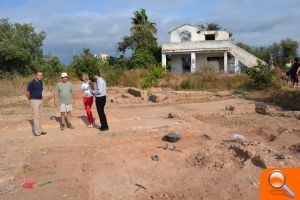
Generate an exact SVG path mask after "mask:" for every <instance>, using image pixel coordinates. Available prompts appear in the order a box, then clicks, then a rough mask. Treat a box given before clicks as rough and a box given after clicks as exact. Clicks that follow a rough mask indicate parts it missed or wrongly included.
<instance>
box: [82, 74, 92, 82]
mask: <svg viewBox="0 0 300 200" xmlns="http://www.w3.org/2000/svg"><path fill="white" fill-rule="evenodd" d="M81 80H82V81H84V82H87V81H89V80H90V79H89V75H87V74H86V73H83V74H82V76H81Z"/></svg>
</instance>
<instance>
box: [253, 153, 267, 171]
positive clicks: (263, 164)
mask: <svg viewBox="0 0 300 200" xmlns="http://www.w3.org/2000/svg"><path fill="white" fill-rule="evenodd" d="M251 162H252V163H253V165H255V166H256V167H260V168H263V169H266V168H267V165H266V162H265V161H264V160H263V158H262V157H261V156H260V155H257V156H254V157H253V158H252V159H251Z"/></svg>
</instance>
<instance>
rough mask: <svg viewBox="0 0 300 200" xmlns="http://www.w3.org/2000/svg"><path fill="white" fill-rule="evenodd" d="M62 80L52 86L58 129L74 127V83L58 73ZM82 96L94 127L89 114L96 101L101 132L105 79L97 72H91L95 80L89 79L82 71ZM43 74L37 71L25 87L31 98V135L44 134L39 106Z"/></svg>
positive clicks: (104, 122) (90, 124)
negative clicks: (57, 114) (58, 115)
mask: <svg viewBox="0 0 300 200" xmlns="http://www.w3.org/2000/svg"><path fill="white" fill-rule="evenodd" d="M60 79H61V81H60V82H59V83H57V85H56V87H55V89H54V105H55V106H57V107H59V112H60V114H61V117H60V130H61V131H63V130H65V128H69V129H74V128H75V127H74V126H73V125H72V123H71V117H72V114H71V112H72V106H73V105H74V104H75V91H74V86H73V84H72V83H71V82H70V81H69V78H68V74H67V73H65V72H63V73H61V76H60ZM81 79H82V83H81V89H82V95H83V105H84V108H85V111H86V114H87V118H88V127H89V128H93V127H94V123H95V122H94V118H93V115H92V111H91V108H92V104H93V102H94V99H95V102H96V108H97V112H98V115H99V119H100V123H101V127H100V131H108V130H109V127H108V124H107V119H106V115H105V112H104V107H105V104H106V82H105V80H104V79H103V78H102V77H101V75H100V72H99V71H96V72H95V73H94V79H95V82H92V81H90V79H89V76H88V75H87V74H82V77H81ZM42 93H43V73H42V71H38V72H37V73H36V75H35V78H34V79H33V80H32V81H30V82H29V84H28V86H27V90H26V96H27V98H28V99H29V101H30V105H31V108H32V111H33V134H34V135H35V136H40V135H45V134H47V133H46V132H44V131H42V129H41V123H40V121H41V120H40V119H41V107H42V99H43V95H42Z"/></svg>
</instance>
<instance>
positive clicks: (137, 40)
mask: <svg viewBox="0 0 300 200" xmlns="http://www.w3.org/2000/svg"><path fill="white" fill-rule="evenodd" d="M133 14H134V17H133V18H131V25H132V27H131V29H130V36H125V37H123V38H122V40H121V41H120V42H119V43H118V51H119V52H121V53H125V52H126V51H127V50H131V51H132V57H131V59H130V64H131V67H146V64H147V66H151V65H156V64H157V63H158V62H159V61H160V52H159V51H160V49H159V47H158V44H157V38H156V36H155V35H156V33H157V29H156V27H155V23H153V22H151V21H149V19H148V16H147V14H146V10H145V9H141V10H138V11H135V12H134V13H133ZM158 52H159V53H158ZM144 53H147V55H145V54H144ZM153 58H154V59H153ZM144 61H147V63H145V62H144ZM142 65H144V66H142Z"/></svg>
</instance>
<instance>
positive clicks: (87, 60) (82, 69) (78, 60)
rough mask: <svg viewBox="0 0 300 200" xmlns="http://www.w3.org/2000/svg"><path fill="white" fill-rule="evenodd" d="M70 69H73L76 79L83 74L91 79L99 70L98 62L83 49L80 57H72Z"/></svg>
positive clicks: (87, 50) (88, 51)
mask: <svg viewBox="0 0 300 200" xmlns="http://www.w3.org/2000/svg"><path fill="white" fill-rule="evenodd" d="M71 67H72V68H74V71H75V73H76V75H77V76H78V78H80V77H81V75H82V74H83V73H86V74H88V75H89V77H90V78H92V77H93V75H94V72H95V71H97V70H100V60H99V59H98V58H97V57H95V56H94V55H93V54H91V52H90V50H89V49H83V51H82V53H81V54H80V55H75V56H73V60H72V64H71Z"/></svg>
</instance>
